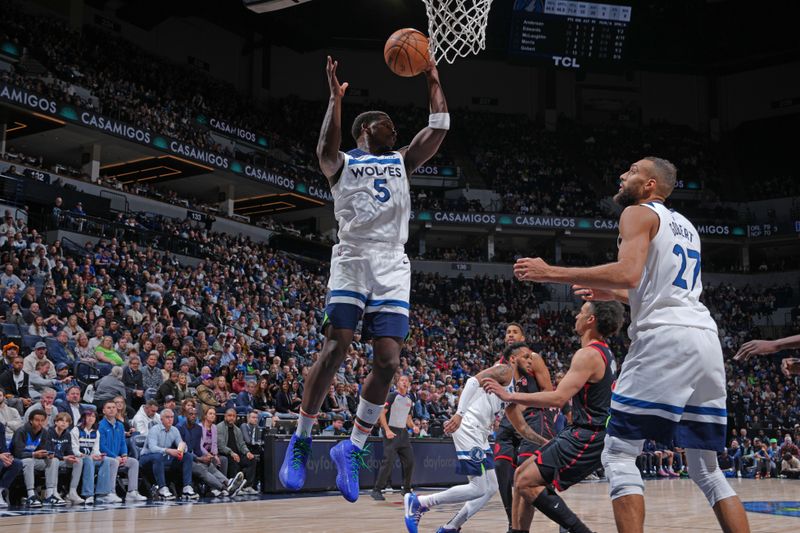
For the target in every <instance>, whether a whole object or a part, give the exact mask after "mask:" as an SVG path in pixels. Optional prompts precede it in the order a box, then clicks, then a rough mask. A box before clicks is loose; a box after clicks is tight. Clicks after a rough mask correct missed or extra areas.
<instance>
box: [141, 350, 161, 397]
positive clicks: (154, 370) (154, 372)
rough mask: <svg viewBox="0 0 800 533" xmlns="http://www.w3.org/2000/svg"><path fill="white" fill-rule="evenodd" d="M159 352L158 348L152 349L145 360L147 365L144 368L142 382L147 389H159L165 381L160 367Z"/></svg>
mask: <svg viewBox="0 0 800 533" xmlns="http://www.w3.org/2000/svg"><path fill="white" fill-rule="evenodd" d="M158 357H159V353H158V351H157V350H151V351H150V353H148V355H147V359H146V360H145V363H146V364H145V365H144V367H143V368H142V382H143V383H144V388H145V390H149V389H153V391H157V390H158V388H159V387H160V386H161V383H162V382H163V381H164V378H163V376H162V374H161V369H160V368H158V366H157V365H158Z"/></svg>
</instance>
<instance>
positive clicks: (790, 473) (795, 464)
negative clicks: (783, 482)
mask: <svg viewBox="0 0 800 533" xmlns="http://www.w3.org/2000/svg"><path fill="white" fill-rule="evenodd" d="M781 477H788V478H789V479H800V459H798V458H797V457H796V456H794V455H792V454H791V453H789V452H786V453H784V454H783V460H782V461H781Z"/></svg>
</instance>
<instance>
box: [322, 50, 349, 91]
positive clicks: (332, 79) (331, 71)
mask: <svg viewBox="0 0 800 533" xmlns="http://www.w3.org/2000/svg"><path fill="white" fill-rule="evenodd" d="M338 66H339V62H338V61H334V60H333V59H332V58H331V56H328V64H327V66H326V67H325V72H326V73H327V74H328V85H329V86H330V89H331V96H334V97H336V98H341V97H343V96H344V92H345V91H346V90H347V86H348V85H350V84H349V83H347V82H344V83H342V84H340V83H339V79H338V78H337V77H336V67H338Z"/></svg>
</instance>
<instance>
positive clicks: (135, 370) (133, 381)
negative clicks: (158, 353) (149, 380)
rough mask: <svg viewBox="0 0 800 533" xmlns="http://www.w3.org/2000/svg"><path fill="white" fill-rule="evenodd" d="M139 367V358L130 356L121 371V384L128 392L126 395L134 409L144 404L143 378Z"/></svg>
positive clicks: (140, 364)
mask: <svg viewBox="0 0 800 533" xmlns="http://www.w3.org/2000/svg"><path fill="white" fill-rule="evenodd" d="M141 366H142V363H141V360H140V359H139V356H138V355H131V356H130V357H129V358H128V363H127V364H126V365H125V367H124V368H123V369H122V382H123V383H124V384H125V388H126V389H128V391H129V392H128V395H129V397H130V399H131V405H132V406H133V407H134V408H138V407H140V406H141V405H142V403H143V402H144V378H143V375H142V369H141Z"/></svg>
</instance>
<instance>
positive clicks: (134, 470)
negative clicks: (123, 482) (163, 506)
mask: <svg viewBox="0 0 800 533" xmlns="http://www.w3.org/2000/svg"><path fill="white" fill-rule="evenodd" d="M98 432H99V433H100V453H101V454H105V455H106V457H108V458H109V460H110V473H109V477H110V480H111V487H114V486H115V484H116V480H117V474H118V472H119V468H126V469H127V470H128V494H127V496H126V498H125V501H127V502H129V503H130V502H137V501H144V500H146V499H147V498H145V497H144V496H142V495H141V494H139V461H137V460H136V459H135V458H133V457H128V445H127V443H126V440H125V428H124V426H123V425H122V423H120V422H119V421H118V420H117V405H116V403H114V402H106V403H105V405H103V420H101V421H100V425H99V427H98ZM97 501H102V502H103V503H120V502H122V499H121V498H120V497H119V496H117V494H116V492H115V491H114V490H113V488H112V490H111V492H109V493H108V494H106V495H105V496H103V497H102V498H100V497H99V496H98V498H97Z"/></svg>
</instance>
